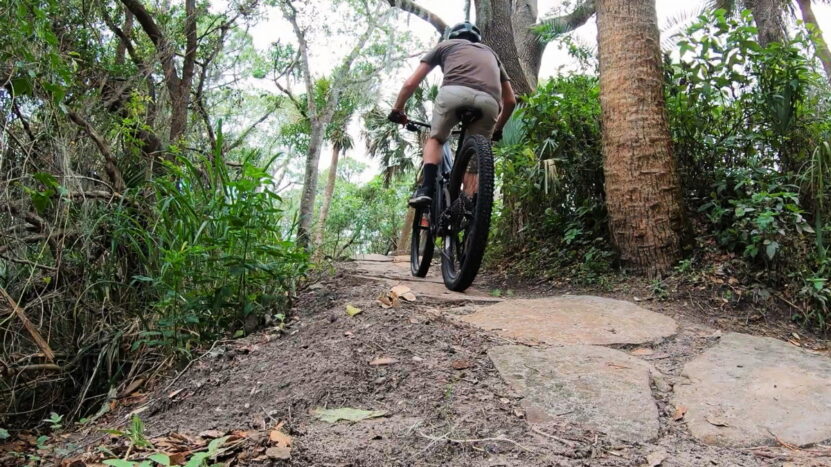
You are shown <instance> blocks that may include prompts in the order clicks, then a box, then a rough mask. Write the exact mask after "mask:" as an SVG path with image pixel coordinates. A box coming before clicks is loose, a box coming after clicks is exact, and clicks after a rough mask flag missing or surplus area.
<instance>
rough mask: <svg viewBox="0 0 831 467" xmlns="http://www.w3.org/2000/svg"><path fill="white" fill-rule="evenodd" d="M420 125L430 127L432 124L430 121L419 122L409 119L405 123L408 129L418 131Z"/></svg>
mask: <svg viewBox="0 0 831 467" xmlns="http://www.w3.org/2000/svg"><path fill="white" fill-rule="evenodd" d="M419 127H422V128H428V129H429V128H430V124H429V123H424V122H419V121H418V120H410V121H408V122H407V123H405V124H404V128H406V129H407V130H408V131H418V130H419Z"/></svg>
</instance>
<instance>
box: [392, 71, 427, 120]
mask: <svg viewBox="0 0 831 467" xmlns="http://www.w3.org/2000/svg"><path fill="white" fill-rule="evenodd" d="M434 66H435V65H430V64H429V63H426V62H421V63H419V64H418V67H417V68H416V69H415V71H414V72H413V74H412V75H411V76H410V77H409V78H407V81H404V86H401V91H400V92H399V93H398V99H396V100H395V105H394V106H393V108H392V110H394V111H399V112H403V111H404V104H406V103H407V99H409V98H410V96H412V95H413V93H414V92H415V90H416V89H417V88H418V85H419V84H421V81H422V80H423V79H424V77H425V76H427V74H428V73H430V70H432V69H433V67H434Z"/></svg>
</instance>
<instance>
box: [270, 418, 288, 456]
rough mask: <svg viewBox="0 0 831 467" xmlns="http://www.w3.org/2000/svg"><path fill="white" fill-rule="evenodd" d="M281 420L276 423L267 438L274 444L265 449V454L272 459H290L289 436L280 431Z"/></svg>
mask: <svg viewBox="0 0 831 467" xmlns="http://www.w3.org/2000/svg"><path fill="white" fill-rule="evenodd" d="M282 426H283V422H280V423H278V424H277V426H275V427H274V429H272V430H271V431H270V432H269V433H268V440H269V441H271V443H272V444H274V446H272V447H270V448H268V449H266V451H265V455H266V456H268V457H270V458H272V459H290V458H291V441H292V440H291V436H289V435H287V434H286V433H283V432H282V431H280V428H282Z"/></svg>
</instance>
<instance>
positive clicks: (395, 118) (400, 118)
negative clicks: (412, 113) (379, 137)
mask: <svg viewBox="0 0 831 467" xmlns="http://www.w3.org/2000/svg"><path fill="white" fill-rule="evenodd" d="M387 120H389V121H391V122H392V123H400V124H401V125H404V124H405V123H407V122H409V121H410V120H409V119H408V118H407V114H405V113H404V112H402V111H400V110H395V109H393V110H392V112H390V114H389V115H387Z"/></svg>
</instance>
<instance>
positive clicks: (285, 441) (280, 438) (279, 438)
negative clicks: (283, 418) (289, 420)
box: [268, 430, 291, 448]
mask: <svg viewBox="0 0 831 467" xmlns="http://www.w3.org/2000/svg"><path fill="white" fill-rule="evenodd" d="M268 439H269V441H271V442H272V444H275V445H277V446H282V447H286V448H288V447H291V436H289V435H287V434H285V433H283V432H282V431H280V430H271V431H270V432H269V433H268Z"/></svg>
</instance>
